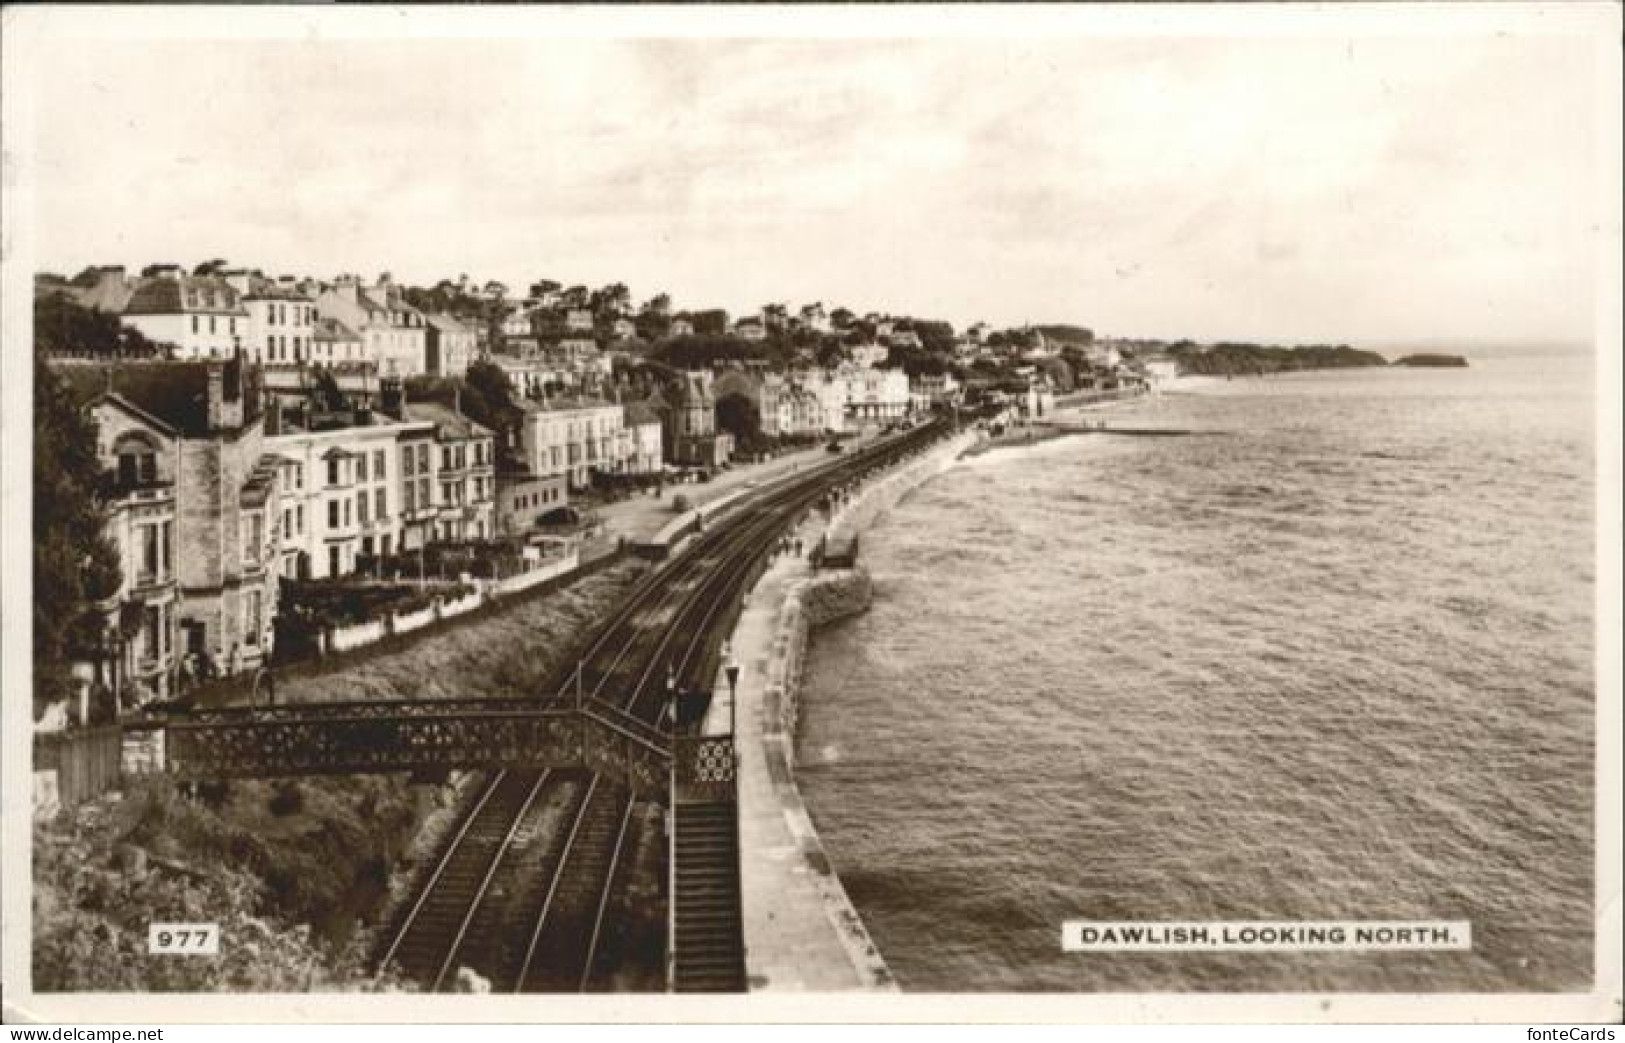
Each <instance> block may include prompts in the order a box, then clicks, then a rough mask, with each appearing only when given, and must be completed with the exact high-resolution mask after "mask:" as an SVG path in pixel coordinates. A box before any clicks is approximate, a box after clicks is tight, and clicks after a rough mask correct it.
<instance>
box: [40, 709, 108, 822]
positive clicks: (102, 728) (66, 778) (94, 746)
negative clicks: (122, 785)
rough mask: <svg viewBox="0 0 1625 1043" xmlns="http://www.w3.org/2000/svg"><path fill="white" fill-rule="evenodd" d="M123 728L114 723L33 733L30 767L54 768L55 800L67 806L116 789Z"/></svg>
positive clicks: (41, 769)
mask: <svg viewBox="0 0 1625 1043" xmlns="http://www.w3.org/2000/svg"><path fill="white" fill-rule="evenodd" d="M123 750H124V738H123V729H122V728H121V727H120V726H119V725H117V724H104V725H98V726H96V727H93V728H78V729H75V730H73V731H66V732H39V733H36V734H35V735H34V770H35V771H36V772H43V771H55V772H56V789H57V799H58V800H59V801H60V802H61V805H62V807H64V808H71V807H74V806H76V805H79V804H83V803H84V802H85V801H87V800H90V799H92V798H94V797H98V796H100V795H102V794H103V793H106V792H107V791H108V790H111V789H116V788H118V784H119V777H120V761H121V759H122V757H123Z"/></svg>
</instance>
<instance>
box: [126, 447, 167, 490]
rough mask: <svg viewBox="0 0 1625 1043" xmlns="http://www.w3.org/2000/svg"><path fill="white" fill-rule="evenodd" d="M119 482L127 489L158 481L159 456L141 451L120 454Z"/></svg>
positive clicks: (135, 450)
mask: <svg viewBox="0 0 1625 1043" xmlns="http://www.w3.org/2000/svg"><path fill="white" fill-rule="evenodd" d="M118 480H119V484H120V485H122V486H124V487H126V488H130V487H133V486H135V485H136V484H138V483H140V484H146V483H149V482H154V481H157V480H158V457H157V455H156V454H154V453H150V452H146V451H144V450H140V449H134V450H129V451H126V452H121V453H119V457H118Z"/></svg>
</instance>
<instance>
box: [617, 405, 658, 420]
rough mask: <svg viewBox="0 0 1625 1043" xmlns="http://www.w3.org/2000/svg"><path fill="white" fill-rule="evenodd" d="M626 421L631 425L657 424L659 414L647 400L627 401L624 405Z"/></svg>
mask: <svg viewBox="0 0 1625 1043" xmlns="http://www.w3.org/2000/svg"><path fill="white" fill-rule="evenodd" d="M625 411H626V423H627V424H629V425H632V426H636V425H639V424H658V423H660V414H659V413H657V412H655V409H654V407H653V406H652V405H650V404H649V403H648V402H629V403H627V405H626V406H625Z"/></svg>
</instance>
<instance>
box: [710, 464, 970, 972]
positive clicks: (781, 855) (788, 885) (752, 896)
mask: <svg viewBox="0 0 1625 1043" xmlns="http://www.w3.org/2000/svg"><path fill="white" fill-rule="evenodd" d="M976 437H977V436H976V435H974V434H966V435H961V436H958V437H956V438H954V439H951V440H949V441H946V442H943V443H940V444H938V445H936V446H933V447H932V448H930V449H929V450H927V451H926V452H925V453H924V454H922V455H921V456H919V457H917V458H915V459H913V460H910V461H908V462H907V463H905V464H903V465H901V466H900V467H898V468H897V469H895V470H893V471H890V472H887V473H886V474H885V475H883V476H880V477H877V478H874V479H871V480H870V481H868V482H866V483H864V484H863V485H861V486H858V487H857V488H855V489H854V490H853V491H852V496H851V498H850V499H849V500H848V501H847V502H846V503H845V504H843V505H842V507H841V509H840V510H839V511H838V512H837V513H836V514H835V515H834V516H833V517H832V518H831V519H830V520H829V522H828V523H827V524H826V523H824V522H823V521H822V520H814V521H810V522H808V523H807V524H806V525H805V526H803V528H802V530H801V531H800V532H799V533H798V534H797V535H799V536H800V537H801V538H802V541H803V544H804V545H806V546H810V545H812V544H813V543H815V542H816V541H817V540H818V539H819V537H820V536H823V535H826V534H828V535H830V536H832V537H835V538H845V537H847V536H850V535H853V534H855V533H857V532H858V531H859V530H861V529H862V528H864V527H865V526H867V525H870V524H872V523H873V522H874V520H875V519H877V518H878V517H879V516H880V515H881V514H883V513H884V512H885V511H886V510H887V509H889V508H890V507H891V506H892V505H894V504H896V503H897V502H898V501H899V500H901V499H902V498H903V497H904V496H905V495H907V494H908V492H910V491H911V490H913V489H915V488H917V487H918V486H919V485H920V484H921V483H923V482H926V481H929V480H930V479H931V478H933V477H935V476H936V475H938V474H940V473H941V472H942V471H943V470H945V469H946V468H948V467H949V466H951V465H952V464H953V462H954V461H955V460H956V459H958V457H959V455H960V454H961V453H962V452H963V451H964V450H965V449H966V448H967V447H968V446H969V445H970V444H972V442H974V441H975V439H976ZM871 596H872V585H871V581H870V578H869V574H868V573H867V572H866V571H865V570H864V569H863V568H861V567H858V568H854V569H841V570H832V571H825V572H818V573H812V572H810V571H809V569H808V560H807V559H806V558H804V557H800V556H794V555H784V556H781V557H780V558H779V559H778V560H777V561H775V562H774V563H773V564H772V565H771V566H770V567H769V568H768V569H767V570H766V571H765V572H764V573H763V574H762V577H761V579H760V580H759V581H758V582H757V585H756V586H755V588H753V590H752V592H751V594H750V597H749V602H748V604H747V605H746V608H745V610H744V611H743V612H742V613H741V615H740V619H739V622H738V624H737V625H736V627H735V630H734V633H733V636H732V640H731V644H732V647H733V649H734V651H735V654H736V657H737V658H738V660H739V662H740V665H741V667H742V675H741V679H740V686H739V698H740V720H739V729H740V732H739V736H738V743H739V749H740V790H739V792H740V846H741V858H740V862H741V876H742V881H743V886H744V898H745V903H744V904H745V948H746V956H745V959H746V970H747V973H748V975H749V978H750V988H751V989H752V990H759V989H772V990H783V989H808V990H819V991H826V990H841V989H847V990H851V989H866V990H880V991H891V990H895V989H896V988H897V984H896V979H895V978H894V977H893V976H892V973H891V971H890V969H889V968H888V967H887V966H886V963H885V960H884V958H883V957H882V956H881V954H880V952H879V950H878V949H877V948H876V947H875V945H874V942H873V940H872V939H871V938H870V937H869V933H868V931H867V929H866V928H865V927H864V925H863V920H862V918H861V917H860V916H859V915H858V912H857V909H856V908H855V907H854V906H853V904H852V902H851V900H850V898H849V897H848V896H847V893H846V890H845V888H844V887H843V886H842V884H841V881H840V878H839V877H838V875H837V874H836V872H835V869H834V866H833V864H832V863H831V861H830V859H829V856H828V854H827V853H826V852H825V850H824V845H823V842H822V840H821V839H820V837H819V835H818V831H817V829H816V828H815V827H814V825H813V820H812V816H811V815H810V814H809V813H808V810H807V806H806V804H805V802H804V801H803V800H802V796H801V792H800V790H799V788H798V787H797V785H796V780H795V749H796V721H797V719H798V716H799V706H800V690H801V674H802V668H803V665H804V663H805V660H806V655H807V648H808V643H809V640H810V637H811V634H812V632H813V631H814V630H815V629H816V628H818V627H820V626H823V625H826V624H828V623H830V622H833V621H834V620H836V619H840V618H843V617H845V616H849V615H853V614H856V613H861V612H863V611H864V610H866V609H867V608H868V606H869V602H870V599H871ZM719 687H720V682H719Z"/></svg>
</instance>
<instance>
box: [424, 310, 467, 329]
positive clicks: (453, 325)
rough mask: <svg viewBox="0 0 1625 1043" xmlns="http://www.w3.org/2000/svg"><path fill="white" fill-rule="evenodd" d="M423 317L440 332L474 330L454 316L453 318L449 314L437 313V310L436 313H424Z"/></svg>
mask: <svg viewBox="0 0 1625 1043" xmlns="http://www.w3.org/2000/svg"><path fill="white" fill-rule="evenodd" d="M425 318H426V319H428V322H429V325H431V326H433V327H434V328H435V329H437V330H439V331H440V332H441V333H472V332H474V331H473V330H471V329H469V328H468V327H467V326H465V325H463V324H462V323H461V322H459V321H457V320H456V319H455V318H453V317H452V316H450V315H442V314H439V313H438V312H437V313H435V314H432V315H426V316H425Z"/></svg>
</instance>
